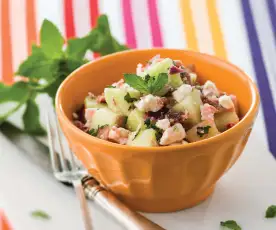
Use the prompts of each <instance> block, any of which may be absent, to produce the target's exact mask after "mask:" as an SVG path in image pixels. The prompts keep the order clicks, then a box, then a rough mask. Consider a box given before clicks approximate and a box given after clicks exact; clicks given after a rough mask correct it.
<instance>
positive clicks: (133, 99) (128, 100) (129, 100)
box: [124, 93, 138, 103]
mask: <svg viewBox="0 0 276 230" xmlns="http://www.w3.org/2000/svg"><path fill="white" fill-rule="evenodd" d="M124 99H125V101H126V102H128V103H132V102H134V101H137V100H138V99H137V98H132V97H131V96H130V94H129V93H127V94H126V95H125V97H124Z"/></svg>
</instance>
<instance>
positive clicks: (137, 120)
mask: <svg viewBox="0 0 276 230" xmlns="http://www.w3.org/2000/svg"><path fill="white" fill-rule="evenodd" d="M143 123H144V113H143V112H141V111H140V110H138V109H134V110H132V111H131V112H130V114H129V115H128V119H127V124H126V127H127V129H129V130H130V131H136V130H137V128H138V127H139V126H142V125H143Z"/></svg>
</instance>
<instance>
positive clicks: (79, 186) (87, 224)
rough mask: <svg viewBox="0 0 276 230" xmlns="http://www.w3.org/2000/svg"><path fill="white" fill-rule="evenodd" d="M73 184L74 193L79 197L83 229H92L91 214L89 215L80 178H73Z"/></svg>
mask: <svg viewBox="0 0 276 230" xmlns="http://www.w3.org/2000/svg"><path fill="white" fill-rule="evenodd" d="M73 186H74V188H75V191H76V194H77V196H78V198H79V199H78V200H79V202H80V208H81V212H82V218H83V223H84V226H85V230H93V227H92V222H91V216H90V212H89V209H88V206H87V201H86V197H85V193H84V190H83V187H82V183H81V180H74V181H73Z"/></svg>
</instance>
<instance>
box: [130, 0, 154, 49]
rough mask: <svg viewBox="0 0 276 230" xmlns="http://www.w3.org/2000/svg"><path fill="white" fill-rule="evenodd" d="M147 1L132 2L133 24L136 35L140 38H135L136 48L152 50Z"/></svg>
mask: <svg viewBox="0 0 276 230" xmlns="http://www.w3.org/2000/svg"><path fill="white" fill-rule="evenodd" d="M147 1H148V0H139V1H137V0H132V1H131V3H132V8H133V9H135V10H134V11H133V13H132V18H133V24H134V29H135V32H136V34H142V36H137V37H136V42H137V48H138V49H140V48H142V49H145V48H152V39H151V28H150V24H149V13H148V2H147Z"/></svg>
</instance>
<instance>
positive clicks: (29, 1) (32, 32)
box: [26, 0, 37, 54]
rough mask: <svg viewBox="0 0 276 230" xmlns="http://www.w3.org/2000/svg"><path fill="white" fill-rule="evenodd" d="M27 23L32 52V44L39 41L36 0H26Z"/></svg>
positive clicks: (29, 48)
mask: <svg viewBox="0 0 276 230" xmlns="http://www.w3.org/2000/svg"><path fill="white" fill-rule="evenodd" d="M26 25H27V44H28V52H29V54H30V53H31V50H32V44H33V43H36V41H37V34H36V19H35V1H34V0H26Z"/></svg>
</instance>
